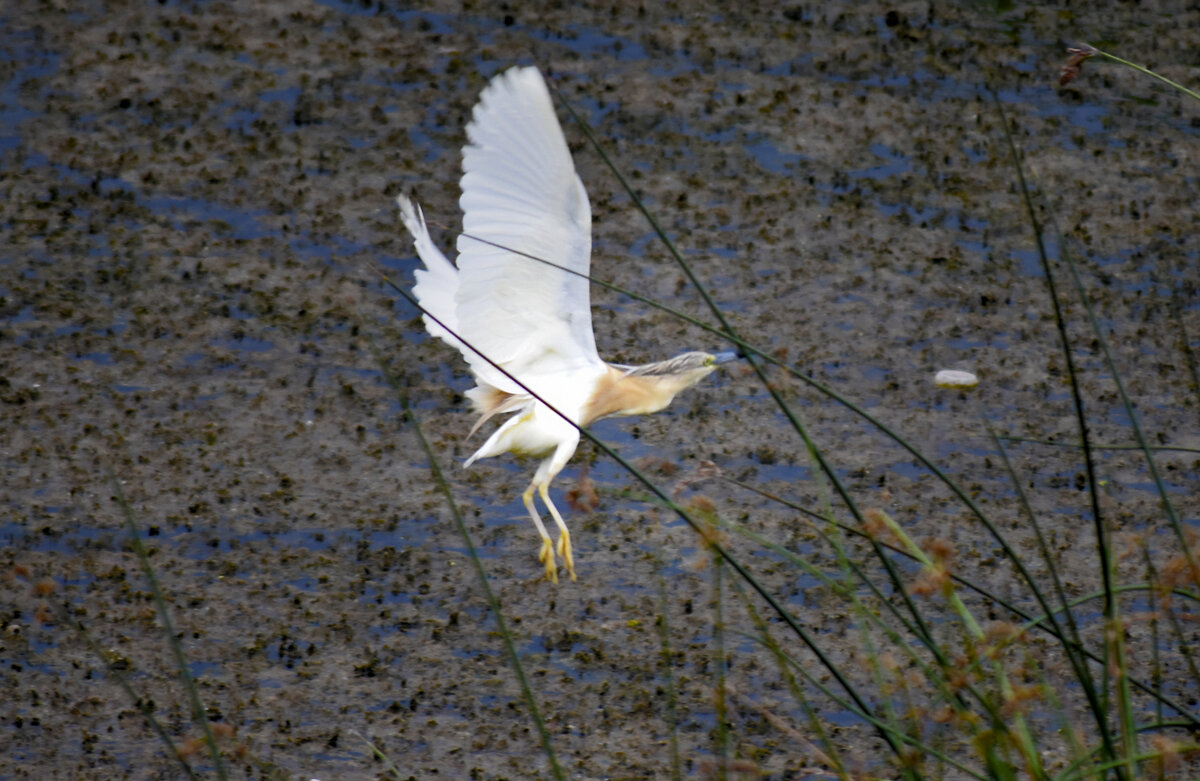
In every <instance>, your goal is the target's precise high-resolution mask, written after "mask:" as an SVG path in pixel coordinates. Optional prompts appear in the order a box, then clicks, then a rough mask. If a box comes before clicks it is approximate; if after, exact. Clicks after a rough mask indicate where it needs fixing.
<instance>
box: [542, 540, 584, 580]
mask: <svg viewBox="0 0 1200 781" xmlns="http://www.w3.org/2000/svg"><path fill="white" fill-rule="evenodd" d="M538 561H540V562H542V564H545V565H546V580H548V581H550V582H551V583H557V582H558V562H556V561H555V560H554V546H553V545H551V544H550V538H549V537H547V538H546V539H544V540H542V549H541V551H539V552H538ZM571 579H572V580H574V579H575V572H574V570H572V571H571Z"/></svg>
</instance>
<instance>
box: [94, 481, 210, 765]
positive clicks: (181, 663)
mask: <svg viewBox="0 0 1200 781" xmlns="http://www.w3.org/2000/svg"><path fill="white" fill-rule="evenodd" d="M107 471H108V482H109V484H110V485H111V486H112V489H113V495H114V496H115V497H116V499H117V504H118V505H120V507H121V514H122V515H123V516H124V518H125V530H126V531H127V532H128V533H129V544H130V546H131V547H132V548H133V551H134V553H135V554H136V555H137V558H138V562H140V563H141V565H142V572H143V573H144V574H145V575H146V580H147V581H148V582H149V584H150V594H151V596H152V597H153V598H154V609H155V611H156V612H157V613H158V620H159V621H161V622H162V625H163V634H164V635H166V637H167V645H168V646H169V647H170V648H171V655H172V656H174V657H175V665H176V667H177V668H178V670H179V679H180V681H182V682H183V688H184V691H185V692H187V696H188V702H189V704H190V705H191V707H192V719H193V720H194V721H195V722H196V723H197V724H199V725H200V730H201V731H202V732H203V733H204V743H205V745H206V746H207V747H208V755H209V758H210V759H211V760H212V762H213V765H214V767H215V768H216V771H217V778H219V779H221V781H225V779H227V778H229V773H228V771H226V769H225V762H224V761H223V760H222V759H221V750H220V748H219V747H218V746H217V738H216V736H215V735H213V731H212V725H211V724H209V721H208V714H207V712H206V711H205V710H204V703H202V702H201V701H200V689H199V687H197V686H196V679H195V678H193V677H192V671H191V668H190V667H189V666H188V663H187V655H186V654H184V652H183V644H182V643H181V642H179V635H178V633H176V631H175V622H174V621H173V620H172V619H171V612H170V611H169V610H168V609H167V600H166V598H165V597H163V593H162V589H161V588H160V587H159V585H158V577H157V576H156V575H155V574H154V567H153V566H152V565H151V564H150V557H149V556H148V555H147V554H146V546H144V545H142V535H141V534H140V533H138V527H137V522H136V521H135V520H134V518H133V507H132V505H130V504H129V500H128V499H127V498H126V497H125V489H124V488H122V487H121V481H120V480H118V479H117V476H116V475H115V474H114V473H113V471H112V470H111V469H109V470H107Z"/></svg>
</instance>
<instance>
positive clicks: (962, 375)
mask: <svg viewBox="0 0 1200 781" xmlns="http://www.w3.org/2000/svg"><path fill="white" fill-rule="evenodd" d="M933 381H934V383H936V384H937V386H938V387H939V388H960V389H965V388H974V387H975V386H976V385H978V384H979V378H978V377H976V376H975V375H974V374H971V373H970V372H960V371H958V370H957V369H942V370H941V371H940V372H938V373H937V374H936V375H934V377H933Z"/></svg>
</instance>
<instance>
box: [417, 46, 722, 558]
mask: <svg viewBox="0 0 1200 781" xmlns="http://www.w3.org/2000/svg"><path fill="white" fill-rule="evenodd" d="M467 139H468V144H467V146H465V147H464V148H463V177H462V191H463V193H462V198H461V199H460V202H459V203H460V205H461V207H462V209H463V232H462V234H461V235H460V236H459V237H458V244H457V247H458V253H459V254H458V259H457V263H458V264H457V268H456V267H455V265H454V264H453V263H451V262H450V261H449V260H448V259H447V258H446V256H445V255H443V254H442V253H441V251H440V250H439V249H438V248H437V246H436V245H435V244H434V243H433V241H432V239H431V238H430V236H429V231H428V229H427V228H426V225H425V219H424V216H423V215H422V214H421V210H420V208H419V207H418V206H416V205H415V204H414V203H413V202H412V201H410V200H409V199H408V198H407V197H405V196H403V195H402V196H400V197H399V198H398V202H399V206H400V216H401V219H402V220H403V222H404V225H405V227H406V228H408V231H409V233H411V234H412V236H413V239H414V244H415V246H416V249H417V254H418V255H419V256H420V257H421V260H422V261H423V262H424V263H425V268H424V269H422V270H418V271H417V272H416V275H415V276H416V280H417V281H416V285H415V286H414V287H413V293H414V294H415V295H416V298H417V300H418V301H419V302H420V305H421V308H422V309H423V310H424V311H425V327H426V330H428V331H429V333H430V334H431V335H433V336H436V337H438V338H440V339H442V340H443V341H445V342H446V343H448V344H450V345H451V346H453V347H455V348H456V349H457V350H458V351H459V352H460V353H462V356H463V358H464V359H465V360H466V362H467V364H468V366H469V367H470V369H471V372H472V374H473V375H474V377H475V387H474V388H472V389H471V390H469V391H467V394H466V395H467V398H468V399H469V400H470V401H471V404H472V406H473V407H474V409H475V411H476V412H477V413H479V415H480V418H479V420H478V421H477V422H476V424H475V427H474V428H473V429H472V433H474V431H475V429H478V428H479V426H481V425H482V424H483V423H484V422H486V421H487V420H489V419H490V418H492V417H494V416H496V415H502V414H510V415H511V417H509V418H508V420H506V421H505V422H504V423H503V424H501V425H500V427H499V428H497V429H496V430H495V432H493V433H492V435H491V436H489V437H488V439H487V440H486V441H485V442H484V443H483V445H482V446H481V447H480V448H479V449H478V450H476V451H475V453H474V454H473V455H472V456H471V457H470V458H468V459H467V461H466V466H470V465H471V464H472V463H474V462H475V461H477V460H478V459H480V458H488V457H490V456H496V455H500V454H501V453H514V454H517V455H522V456H532V457H537V458H542V459H543V461H542V462H541V464H540V465H539V466H538V469H537V472H536V474H535V475H534V478H533V481H532V482H531V483H530V485H529V487H528V488H527V489H526V490H525V492H524V494H523V495H522V499H523V500H524V502H525V507H526V508H527V509H528V510H529V514H530V517H531V518H532V519H533V521H534V523H535V524H536V525H537V528H538V532H539V533H540V534H541V537H542V549H541V553H540V555H539V558H540V560H541V561H542V563H543V564H544V565H545V567H546V574H547V577H549V578H550V579H551V580H557V565H556V563H555V558H554V548H553V546H552V545H551V541H550V536H549V534H547V532H546V529H545V526H544V525H543V523H542V520H541V516H540V515H539V514H538V512H537V510H536V508H535V507H534V505H533V494H534V492H535V491H537V493H538V494H539V495H540V496H541V497H542V501H543V502H544V503H545V504H546V508H547V509H548V510H549V511H550V514H551V516H552V517H553V518H554V521H555V523H556V524H557V525H558V527H559V530H560V532H561V536H560V537H559V541H558V553H559V555H560V556H562V558H563V563H564V565H565V566H566V569H567V572H568V574H569V575H570V576H571V579H572V580H574V579H575V565H574V560H573V557H572V554H571V538H570V533H569V532H568V531H567V526H566V523H565V522H564V521H563V518H562V515H561V514H560V513H559V512H558V509H557V508H556V507H555V506H554V503H553V502H552V501H551V500H550V495H549V492H548V488H549V485H550V481H551V480H553V479H554V477H555V475H557V474H558V473H559V472H560V471H561V470H562V469H563V467H565V466H566V464H567V462H568V461H569V460H570V459H571V456H572V455H574V453H575V448H576V446H577V445H578V444H579V429H578V427H579V426H586V425H589V424H590V423H592V422H594V421H596V420H599V419H601V418H605V417H610V416H613V415H639V414H643V413H648V412H657V411H658V410H660V409H662V408H664V407H666V406H667V405H668V404H669V403H670V402H671V399H672V398H673V397H674V395H675V394H676V393H678V392H679V391H680V390H683V389H684V388H687V387H689V386H691V385H693V384H695V383H696V382H698V381H699V380H700V379H702V378H703V377H705V376H706V375H708V374H709V373H710V372H711V371H712V370H713V369H714V368H715V367H716V365H717V363H718V362H719V361H720V360H721V358H719V357H717V356H713V355H709V354H707V353H685V354H684V355H681V356H679V357H677V358H673V359H671V360H668V361H662V362H660V363H655V364H648V365H646V366H638V367H629V366H617V365H613V364H609V363H606V362H604V361H603V360H601V358H600V356H599V354H598V353H597V352H596V343H595V337H594V336H593V334H592V318H591V304H590V296H589V291H588V285H589V280H588V274H589V270H590V265H591V222H592V219H591V207H590V206H589V204H588V198H587V192H586V191H585V190H584V188H583V183H582V182H581V181H580V180H579V177H578V176H577V175H576V174H575V166H574V163H573V162H572V160H571V154H570V151H569V150H568V149H567V144H566V141H565V139H564V138H563V135H562V130H561V128H560V127H559V125H558V119H557V117H556V116H555V114H554V106H553V104H552V103H551V101H550V94H549V92H548V91H547V89H546V85H545V82H544V81H543V80H542V77H541V74H540V73H539V72H538V71H537V69H536V68H513V69H511V70H509V71H507V72H505V73H503V74H501V75H499V76H497V77H495V78H494V79H493V80H492V81H491V83H490V84H489V85H488V87H487V88H486V89H485V90H484V92H483V94H482V95H481V96H480V100H479V103H478V104H477V105H476V107H475V110H474V112H473V115H472V120H471V122H470V124H469V125H468V126H467Z"/></svg>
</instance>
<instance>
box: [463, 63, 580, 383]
mask: <svg viewBox="0 0 1200 781" xmlns="http://www.w3.org/2000/svg"><path fill="white" fill-rule="evenodd" d="M467 139H468V141H469V143H468V145H467V146H466V147H465V148H464V149H463V171H464V173H463V178H462V191H463V192H462V198H461V199H460V201H459V203H460V205H461V206H462V210H463V235H461V236H459V238H458V252H459V255H458V291H457V308H456V319H457V326H458V333H459V334H460V335H461V336H462V337H463V339H464V340H465V341H466V342H468V343H469V344H471V345H472V346H473V347H474V348H475V349H477V350H479V351H480V352H482V353H484V354H485V355H487V356H488V357H490V358H491V359H492V360H493V361H495V362H496V363H498V364H499V365H501V366H503V367H504V368H505V369H506V370H507V371H508V372H509V373H511V374H513V375H514V376H516V377H518V378H520V379H521V380H522V381H523V382H526V383H527V384H529V383H531V382H532V383H536V381H537V379H538V378H539V377H543V376H545V377H549V376H553V375H560V376H562V375H563V374H569V373H571V372H572V371H573V370H575V369H582V368H585V367H586V368H587V369H591V370H593V371H595V370H597V369H600V368H603V363H602V362H601V360H600V356H599V355H598V354H597V353H596V342H595V337H594V335H593V334H592V315H591V301H590V295H589V289H588V285H589V282H588V280H587V274H588V272H589V269H590V265H591V263H590V259H591V249H592V237H591V231H592V215H591V208H590V207H589V205H588V199H587V192H586V191H585V190H584V188H583V183H582V182H581V181H580V180H579V177H578V176H577V175H576V173H575V165H574V163H573V162H572V160H571V153H570V150H568V149H567V143H566V140H565V139H564V138H563V134H562V129H561V128H560V127H559V124H558V118H557V117H556V116H555V114H554V105H553V103H552V102H551V100H550V93H549V92H548V91H547V89H546V84H545V82H544V81H543V80H542V76H541V74H540V73H539V72H538V70H537V69H536V68H513V69H511V70H509V71H508V72H506V73H504V74H502V75H500V76H498V77H496V78H495V79H493V80H492V82H491V84H489V85H488V87H487V89H486V90H484V92H483V94H482V95H481V96H480V100H479V103H478V105H476V107H475V111H474V114H473V116H472V120H471V123H470V124H469V125H468V126H467ZM529 256H532V257H529ZM534 258H537V259H540V260H535V259H534ZM541 261H546V263H543V262H541ZM548 264H554V265H548ZM555 266H561V267H563V268H566V269H569V270H570V271H574V272H577V273H578V274H582V275H583V276H577V275H576V274H572V273H570V271H564V270H562V269H560V268H555ZM464 356H465V357H466V359H467V362H468V363H469V364H470V366H471V369H472V370H473V371H474V372H475V374H476V376H477V377H478V378H479V379H480V380H482V381H484V382H486V383H488V384H490V385H492V386H494V387H496V388H499V389H501V390H506V391H508V392H510V393H523V391H521V390H520V388H519V387H518V386H516V385H515V384H514V383H512V382H511V381H510V380H508V379H507V378H506V377H504V375H503V374H501V373H499V372H497V371H496V370H495V369H494V368H493V367H492V366H491V365H489V364H488V363H487V362H486V361H484V360H482V359H481V358H479V357H478V356H477V355H475V354H474V353H471V352H470V351H465V352H464ZM534 389H535V390H537V386H536V384H535V385H534Z"/></svg>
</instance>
